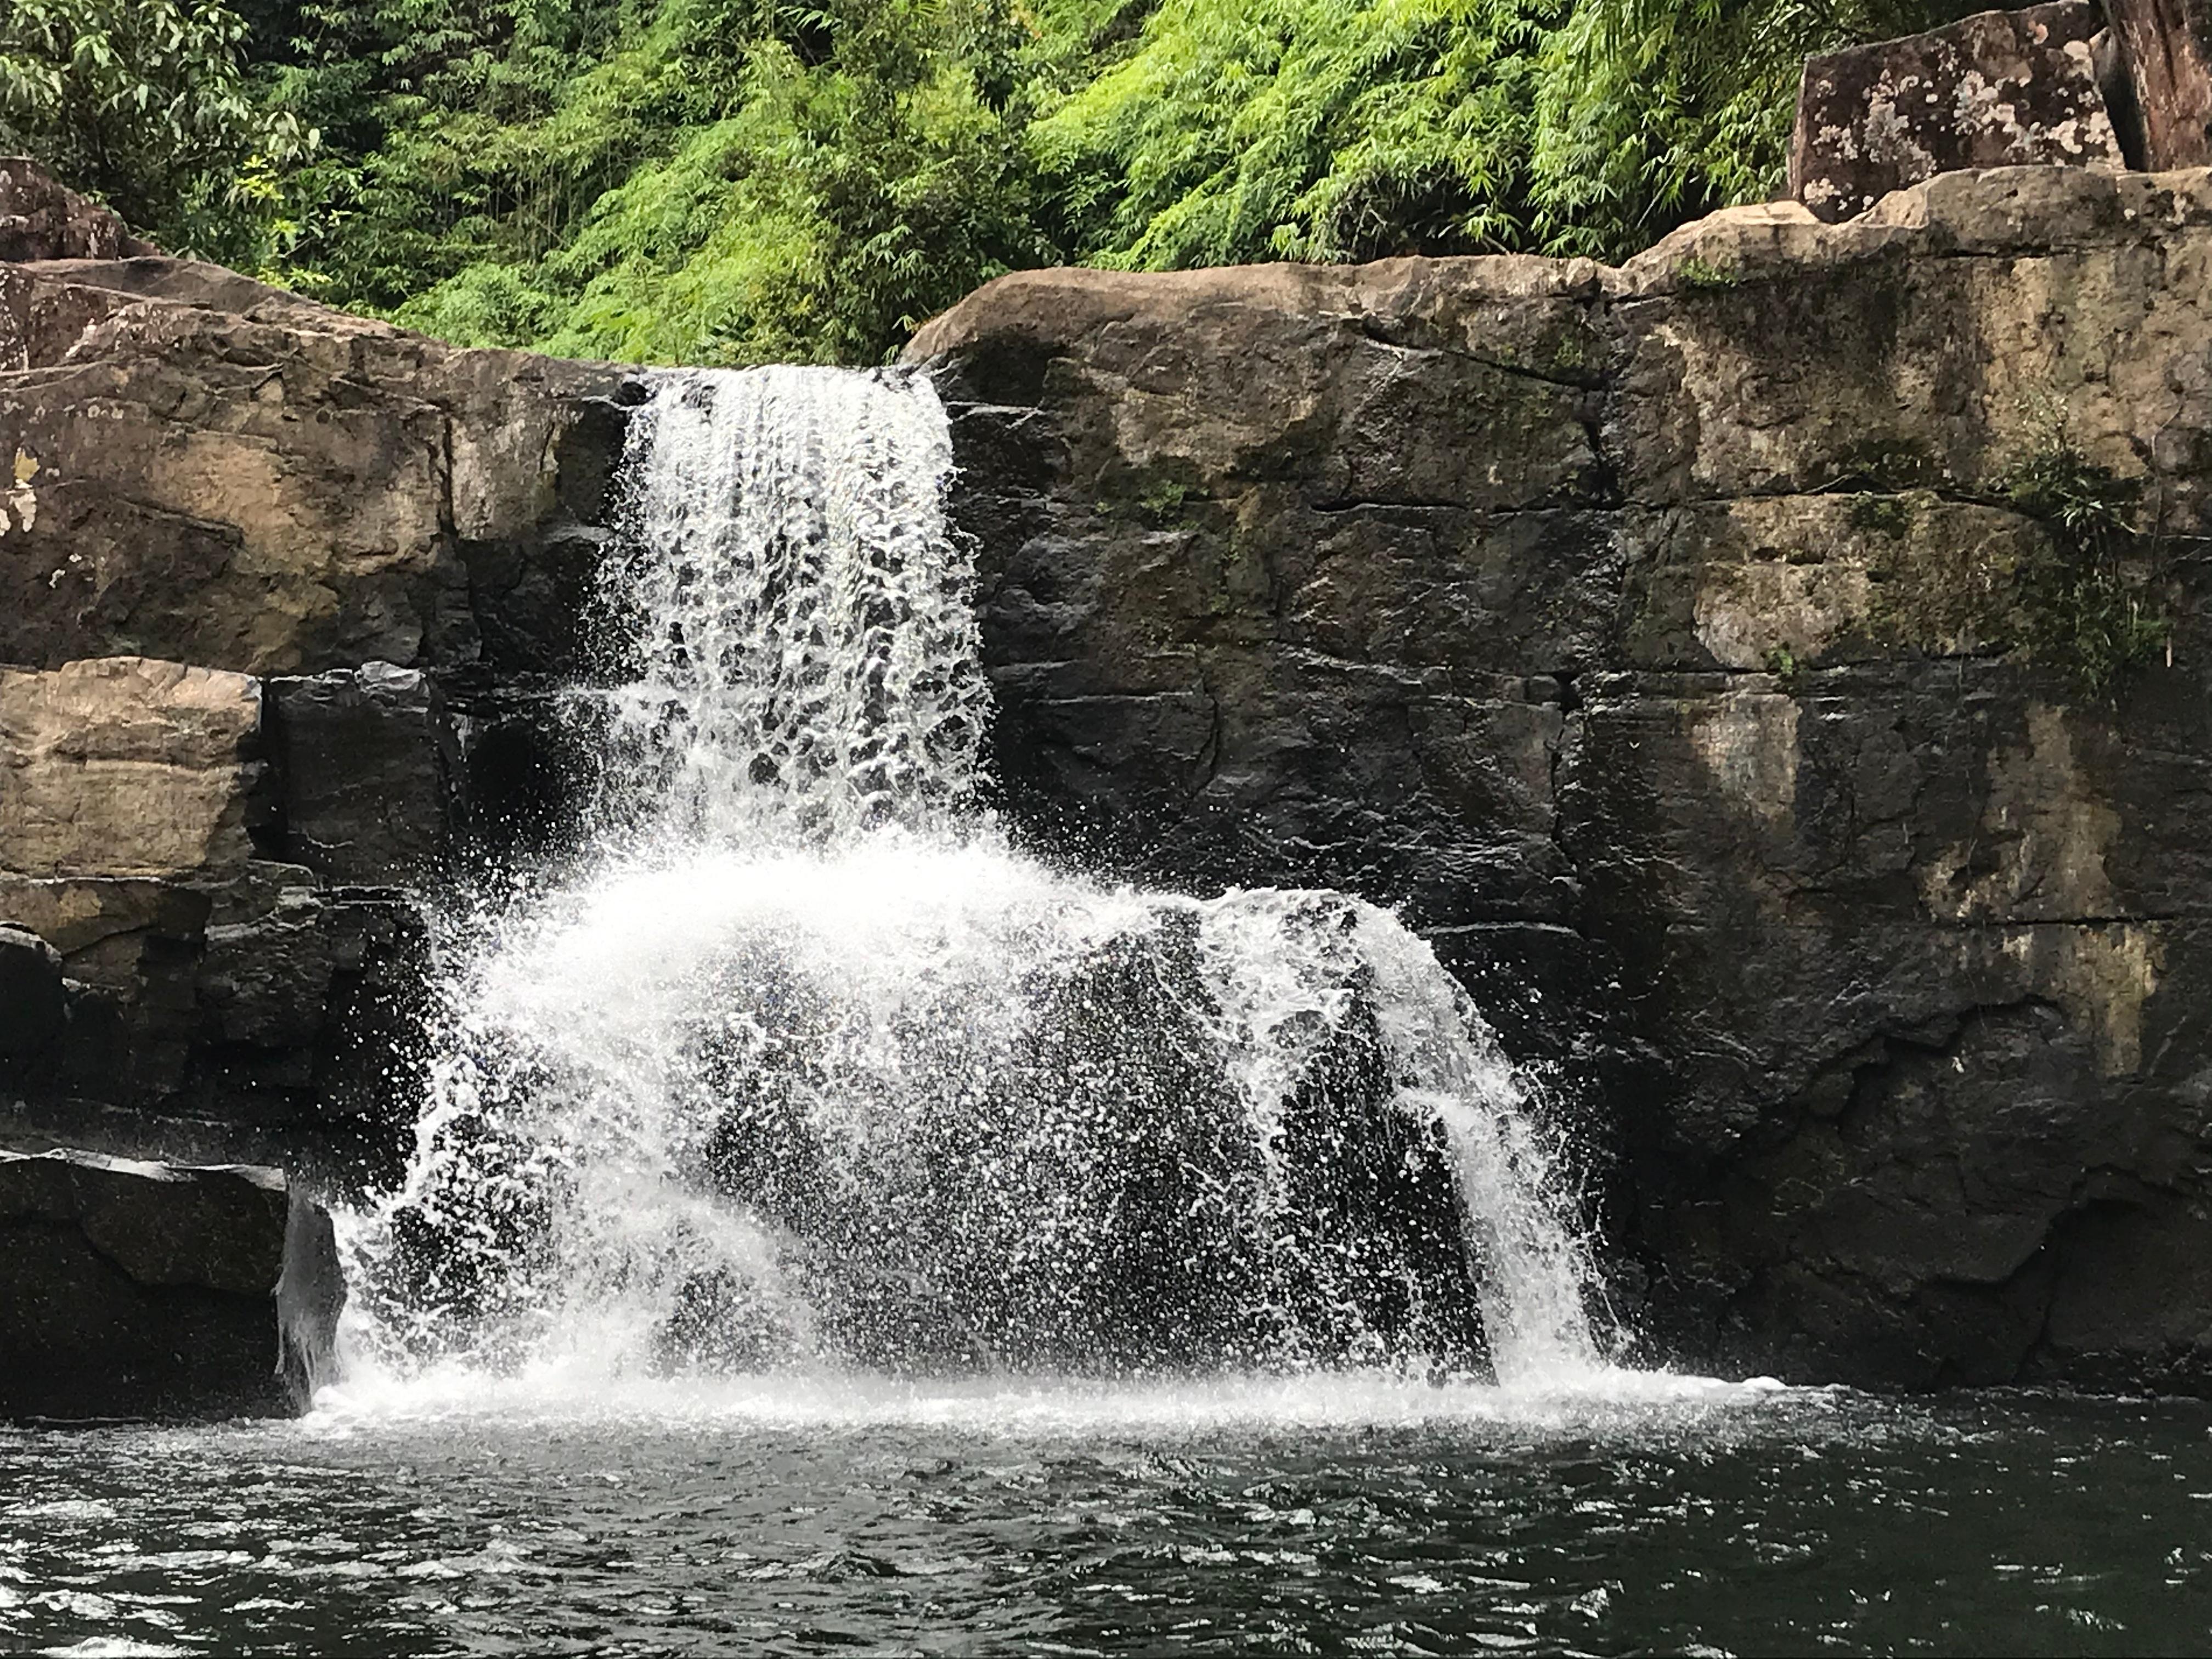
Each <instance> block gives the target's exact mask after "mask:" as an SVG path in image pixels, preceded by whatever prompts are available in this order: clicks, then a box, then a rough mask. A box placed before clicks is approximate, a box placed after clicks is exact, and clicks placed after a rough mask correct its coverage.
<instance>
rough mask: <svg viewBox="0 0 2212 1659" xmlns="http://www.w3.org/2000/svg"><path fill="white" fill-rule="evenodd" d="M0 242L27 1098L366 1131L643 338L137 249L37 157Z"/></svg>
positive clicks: (10, 913)
mask: <svg viewBox="0 0 2212 1659" xmlns="http://www.w3.org/2000/svg"><path fill="white" fill-rule="evenodd" d="M10 239H12V240H10ZM63 254H66V255H69V256H70V257H54V256H57V255H63ZM103 254H105V255H109V256H116V255H121V254H131V255H132V257H100V256H101V255H103ZM80 255H82V256H85V257H76V256H80ZM0 258H13V259H14V260H15V263H0V663H5V664H9V665H10V666H7V667H4V668H0V923H8V924H12V925H13V927H14V929H15V931H13V932H7V931H0V983H9V984H19V985H20V986H21V987H22V1000H21V1001H20V1003H19V1004H17V1006H16V1007H15V1008H11V1009H10V1010H9V1011H7V1012H0V1102H4V1103H9V1104H10V1105H12V1107H13V1108H14V1109H15V1121H16V1122H17V1127H18V1128H19V1129H20V1130H21V1131H22V1132H23V1133H33V1134H35V1133H44V1132H46V1131H47V1130H50V1129H52V1128H54V1127H57V1126H66V1127H69V1129H70V1132H71V1133H73V1134H74V1135H76V1137H77V1138H79V1139H91V1140H94V1141H97V1142H100V1143H102V1144H107V1145H114V1146H124V1147H126V1148H131V1149H143V1150H149V1151H156V1152H161V1153H162V1154H165V1155H178V1156H187V1157H191V1156H202V1157H204V1156H221V1157H234V1156H240V1155H248V1156H257V1157H270V1158H275V1157H277V1156H278V1155H280V1154H281V1155H283V1158H284V1159H285V1160H286V1161H289V1162H294V1163H296V1162H298V1161H299V1159H300V1158H301V1157H303V1156H307V1152H304V1151H303V1144H304V1143H315V1142H319V1141H320V1140H322V1139H330V1140H331V1141H332V1142H333V1143H334V1144H336V1145H340V1146H349V1147H350V1146H357V1145H358V1144H359V1143H360V1142H361V1141H362V1139H364V1137H367V1138H368V1139H374V1138H375V1135H376V1134H377V1133H381V1132H382V1130H383V1129H384V1128H388V1127H389V1125H390V1121H391V1120H392V1119H393V1118H394V1117H404V1115H406V1113H407V1112H408V1110H409V1109H410V1105H411V1103H410V1102H409V1101H408V1100H407V1099H406V1098H405V1090H404V1085H403V1081H402V1080H401V1079H402V1073H404V1066H400V1064H399V1062H400V1056H398V1054H395V1052H394V1043H395V1042H396V1040H397V1039H398V1036H399V1034H401V1033H402V1032H404V1029H405V1026H406V1023H407V1016H408V1004H409V1002H410V999H411V997H412V994H413V993H414V990H415V988H416V983H417V981H418V980H419V965H420V963H419V957H420V949H421V945H422V926H423V924H422V917H421V914H420V910H419V908H418V906H417V905H416V902H414V899H413V896H411V895H410V893H409V892H407V891H404V890H403V889H405V888H412V889H415V890H417V891H418V892H419V891H420V890H428V889H435V887H436V886H437V885H438V884H440V883H441V882H442V881H443V880H445V879H447V877H448V876H449V874H450V872H452V870H453V867H454V866H455V861H456V860H457V859H459V858H460V857H462V856H464V855H465V854H480V853H482V852H483V850H485V848H486V847H487V846H491V847H494V848H495V846H496V843H497V842H498V841H499V839H500V837H501V836H502V835H504V834H506V833H507V830H508V829H509V827H510V826H511V825H512V824H513V823H514V822H515V821H516V820H517V818H518V817H526V807H527V805H528V801H529V797H530V795H531V791H532V777H531V772H532V766H533V765H534V764H535V761H534V758H533V757H534V755H535V752H536V751H535V750H534V749H533V748H532V744H531V743H530V741H529V740H528V737H529V732H530V731H532V729H534V726H535V724H536V723H535V722H534V721H533V720H532V715H531V710H532V708H533V706H534V705H535V704H536V703H537V702H539V701H541V700H542V695H543V691H544V686H545V684H548V683H549V682H548V680H547V678H546V677H547V676H549V675H551V674H555V673H557V672H558V671H561V670H562V668H563V666H564V663H563V660H562V655H561V653H562V652H563V651H566V650H567V649H568V648H569V647H570V645H571V644H572V643H573V637H574V625H573V618H574V608H575V607H576V605H578V604H579V603H580V599H581V596H582V593H583V591H584V585H585V583H586V581H587V580H588V578H589V574H590V571H591V569H592V562H593V560H594V559H595V557H596V554H597V549H598V545H599V540H600V539H601V538H602V537H603V535H604V532H603V531H601V530H600V529H599V528H597V527H596V526H597V521H598V520H599V519H600V518H601V517H602V516H603V513H601V510H600V509H601V507H602V505H603V501H604V497H605V490H606V487H607V480H608V477H609V473H610V471H611V466H612V465H613V460H614V451H613V449H612V448H611V447H610V445H611V444H613V443H616V442H618V440H619V434H620V430H621V420H620V410H619V409H618V408H617V407H616V406H615V405H614V404H611V403H608V402H605V401H604V400H605V398H609V397H610V396H611V395H612V394H614V393H616V392H617V391H618V390H619V388H620V386H621V385H622V382H623V374H622V372H621V371H619V370H616V369H611V368H601V367H595V366H590V365H583V364H575V363H563V362H551V361H549V360H545V359H540V358H532V357H528V356H522V355H520V354H516V353H506V352H466V351H455V350H451V349H447V348H446V347H443V346H441V345H439V344H437V343H435V342H432V341H428V340H425V339H422V338H421V337H418V336H415V335H410V334H406V333H404V332H402V331H398V330H396V329H392V328H389V327H386V326H385V325H381V324H377V323H371V322H367V321H364V320H362V319H357V318H352V317H347V316H344V315H343V314H341V313H336V312H332V311H330V310H327V309H325V308H324V307H319V306H315V305H312V304H309V303H307V302H306V301H301V300H299V299H297V298H295V297H294V296H292V295H286V294H283V293H280V292H278V291H276V290H274V289H268V288H264V287H262V286H260V285H259V284H258V283H252V282H249V281H247V280H246V279H245V278H243V277H240V276H235V275H234V274H232V273H231V272H228V271H225V270H218V269H216V268H215V267H212V266H208V265H203V264H192V263H191V262H188V261H182V260H176V259H170V258H162V257H160V256H158V255H156V254H153V253H151V252H148V251H145V250H143V249H136V248H134V246H130V245H126V243H125V240H124V239H123V238H122V236H121V232H120V228H119V227H118V226H116V225H115V224H114V222H112V217H111V216H106V215H105V214H104V213H103V212H102V211H101V210H98V209H95V208H92V207H89V206H88V205H87V204H84V203H83V202H82V201H81V200H79V199H78V198H76V197H71V196H70V195H69V194H68V193H67V192H66V191H60V190H58V187H56V186H54V185H53V184H52V181H51V180H49V179H46V178H45V177H44V175H42V174H40V173H37V172H36V171H35V170H33V169H32V168H30V167H27V165H26V164H24V163H21V162H10V161H0ZM518 733H519V734H520V735H518ZM33 947H36V948H33ZM19 1010H20V1012H18V1011H19ZM57 1010H58V1011H59V1012H58V1014H57V1013H56V1012H55V1011H57ZM395 1066H398V1070H397V1071H395V1069H394V1068H395ZM380 1126H381V1127H380Z"/></svg>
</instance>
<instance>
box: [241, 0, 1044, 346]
mask: <svg viewBox="0 0 2212 1659" xmlns="http://www.w3.org/2000/svg"><path fill="white" fill-rule="evenodd" d="M502 3H503V5H504V9H500V8H496V7H495V8H493V9H477V8H473V7H472V8H468V9H459V8H453V9H447V8H446V6H445V0H345V3H344V4H343V8H342V5H341V3H340V0H328V3H325V4H322V5H320V6H319V7H318V8H317V9H316V11H317V15H319V16H320V17H322V18H324V19H325V21H329V22H331V23H333V24H339V23H342V24H343V28H342V29H341V30H340V31H339V34H340V38H342V39H343V41H344V43H345V46H344V50H343V51H342V52H339V53H337V55H336V56H334V57H330V58H325V60H323V61H322V62H320V63H319V64H315V65H313V66H310V67H308V68H307V69H295V70H290V71H289V72H288V73H287V74H286V75H285V76H283V77H281V79H280V82H279V91H278V95H279V96H281V97H283V98H287V99H289V100H294V101H295V103H297V104H298V105H300V106H301V108H302V111H303V112H306V111H307V110H310V109H312V110H313V112H314V114H315V115H316V116H317V117H318V118H319V119H321V120H323V121H325V122H327V123H329V124H331V125H332V126H333V127H334V128H335V127H336V126H337V125H338V124H339V123H340V122H341V121H343V120H344V119H346V116H345V114H344V109H345V108H346V107H350V108H351V109H352V110H353V111H354V112H355V113H354V115H353V117H352V118H353V120H354V121H355V122H356V125H361V126H362V127H363V128H364V129H365V130H366V131H368V132H370V133H371V134H372V135H373V138H374V142H373V143H372V145H371V146H370V148H369V149H368V154H367V155H365V156H364V157H363V158H362V162H361V164H360V165H359V166H358V167H357V168H351V169H349V168H347V167H343V165H340V164H337V163H336V162H333V163H332V164H331V166H330V167H328V168H327V169H326V171H325V176H324V177H323V178H322V179H319V180H318V181H317V182H316V185H315V187H314V191H313V194H314V196H315V197H316V200H317V203H318V211H316V212H315V213H314V214H313V215H311V216H312V217H313V218H314V219H315V220H316V221H317V222H318V223H319V227H320V228H319V231H318V232H317V233H316V234H314V235H313V236H312V237H309V238H303V239H302V240H301V243H300V245H299V246H298V248H297V250H296V252H295V257H296V258H297V259H298V261H299V263H300V264H301V266H302V267H303V268H304V269H306V270H311V271H312V272H313V273H314V274H315V275H317V276H321V277H323V278H325V279H326V280H327V281H328V282H329V283H331V288H332V290H333V292H334V294H335V296H336V297H338V298H341V299H343V300H345V301H349V302H351V303H355V304H357V305H362V306H366V307H371V308H375V309H380V310H384V311H386V312H388V313H392V314H393V315H395V316H397V317H398V319H400V320H402V321H404V322H406V323H409V324H411V325H416V326H418V327H422V328H425V329H428V330H429V331H432V332H435V333H440V334H443V335H446V336H447V337H451V338H453V339H457V340H460V341H463V342H465V343H487V344H488V343H501V344H532V345H538V346H542V347H544V348H546V349H551V350H555V351H559V352H565V353H569V354H573V355H578V356H606V357H613V358H619V359H623V360H629V361H645V362H673V361H684V362H707V363H743V362H762V361H767V360H772V359H785V360H797V361H823V362H873V361H878V360H880V359H881V358H883V357H884V356H886V355H887V354H889V353H890V352H893V351H895V350H896V349H897V347H898V345H899V344H900V343H902V341H903V340H904V338H905V337H906V336H907V334H908V333H909V332H910V331H912V329H913V328H914V327H915V325H917V324H918V323H920V322H921V320H923V319H926V318H927V317H928V316H929V315H931V314H932V313H934V312H936V311H938V310H941V309H942V308H944V307H945V306H948V305H950V304H951V303H952V301H955V300H957V298H958V297H959V296H960V295H963V294H964V293H966V292H967V291H968V290H969V289H971V288H973V287H975V285H976V284H978V283H981V282H984V281H987V280H988V279H989V278H990V277H992V276H996V275H998V274H1000V272H1002V271H1004V270H1009V269H1012V268H1013V267H1014V266H1015V265H1017V264H1037V263H1041V262H1046V261H1048V260H1049V259H1050V258H1053V257H1054V254H1055V253H1056V252H1057V250H1056V248H1055V246H1054V245H1053V244H1052V243H1051V242H1050V241H1049V240H1048V239H1046V238H1045V237H1044V236H1043V235H1042V234H1040V232H1039V231H1038V230H1037V229H1036V226H1035V219H1034V214H1033V211H1032V206H1033V204H1032V187H1031V171H1030V168H1029V167H1028V165H1027V163H1026V161H1025V158H1024V151H1023V149H1022V146H1021V143H1020V141H1019V133H1018V124H1019V120H1020V118H1021V116H1020V112H1019V111H1018V110H1014V109H1013V108H1012V101H1011V100H1013V99H1014V95H1015V93H1016V91H1017V89H1018V88H1017V83H1018V81H1019V80H1020V76H1018V75H1017V74H1016V73H1015V72H1014V70H1012V67H1011V66H1012V62H1013V57H1012V46H1011V44H1010V39H1009V35H1008V28H1009V26H1010V24H1009V14H1008V13H1007V12H1006V9H1005V8H1004V7H1003V6H1002V5H1000V4H996V3H994V0H967V3H957V0H880V3H879V0H824V3H823V4H820V5H816V6H798V5H790V4H780V3H775V0H658V3H651V0H632V3H627V4H622V5H613V4H610V5H604V6H601V7H600V8H599V13H600V15H599V16H598V18H597V27H594V28H592V29H590V30H583V31H579V30H578V29H577V28H576V27H575V24H576V21H577V17H578V14H579V10H580V9H579V8H578V7H577V6H574V5H573V4H571V5H560V4H555V3H551V0H544V3H538V4H532V3H531V0H502ZM341 9H343V12H344V15H343V17H342V18H341V17H340V15H339V14H340V12H341ZM432 12H435V13H436V15H435V16H427V15H426V16H421V17H418V16H416V15H415V14H416V13H425V14H428V13H432ZM426 35H427V36H428V38H430V39H432V40H436V41H438V42H440V43H441V44H439V45H438V46H437V47H436V49H435V52H432V53H429V54H428V55H427V56H426V54H425V52H424V48H423V47H422V40H423V39H424V38H425V37H426ZM364 43H366V44H367V45H368V46H371V47H373V48H374V51H372V52H371V53H370V61H372V62H373V64H374V74H373V75H370V76H367V77H366V78H364V77H363V76H362V74H361V72H360V70H359V68H358V65H359V64H360V63H361V62H362V58H360V57H359V56H358V55H357V54H359V53H360V52H362V50H363V46H364ZM595 53H596V54H597V55H596V56H595V55H594V54H595ZM362 110H366V111H367V112H368V113H367V114H366V115H362V114H361V113H360V112H361V111H362Z"/></svg>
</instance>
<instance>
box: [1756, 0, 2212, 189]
mask: <svg viewBox="0 0 2212 1659" xmlns="http://www.w3.org/2000/svg"><path fill="white" fill-rule="evenodd" d="M2100 27H2101V23H2100V19H2099V17H2098V15H2097V12H2096V9H2095V8H2093V7H2092V6H2090V5H2089V4H2087V0H2056V3H2053V4H2050V5H2041V6H2030V7H2027V9H2024V10H2021V11H1985V12H1978V13H1977V14H1975V15H1973V16H1972V17H1967V18H1963V19H1961V20H1960V21H1958V22H1956V23H1953V24H1950V25H1948V27H1943V28H1940V29H1935V30H1931V31H1930V32H1929V33H1926V34H1914V35H1908V36H1906V37H1905V38H1904V39H1902V40H1877V41H1875V42H1873V43H1872V44H1870V45H1867V46H1845V47H1844V48H1843V49H1842V50H1841V51H1838V52H1829V53H1826V55H1825V56H1822V57H1819V58H1809V59H1808V60H1807V62H1806V64H1805V78H1804V83H1803V85H1802V88H1801V89H1800V91H1799V93H1798V98H1797V125H1796V131H1795V133H1794V134H1793V135H1792V137H1791V139H1790V194H1791V195H1793V196H1795V197H1796V198H1797V199H1798V200H1799V201H1801V202H1802V203H1804V204H1806V205H1807V206H1808V207H1809V208H1810V209H1812V210H1813V212H1814V214H1815V215H1816V216H1819V217H1820V218H1822V219H1825V220H1828V221H1831V222H1833V221H1836V220H1839V219H1848V218H1850V216H1852V215H1854V214H1857V213H1863V212H1864V211H1865V210H1867V209H1868V208H1870V207H1872V206H1873V205H1874V204H1875V203H1876V202H1878V201H1880V200H1881V198H1882V197H1884V196H1887V194H1889V192H1890V191H1893V190H1902V189H1904V188H1905V186H1906V185H1917V184H1918V183H1920V182H1921V180H1923V179H1931V178H1933V177H1935V176H1936V174H1937V173H1953V172H1957V171H1959V170H1960V169H1962V168H1972V167H2017V166H2025V165H2031V164H2033V163H2037V162H2051V163H2057V164H2060V165H2101V166H2106V167H2121V166H2124V165H2125V163H2124V158H2123V156H2122V154H2121V149H2120V142H2119V138H2118V135H2117V134H2116V133H2115V132H2114V131H2113V129H2112V118H2111V117H2110V115H2109V114H2108V113H2107V112H2106V106H2105V98H2104V94H2103V92H2102V91H2101V90H2100V87H2099V84H2098V79H2097V67H2096V62H2095V53H2094V46H2093V39H2094V37H2095V35H2096V34H2097V32H2098V30H2099V28H2100ZM2194 159H2195V160H2197V161H2201V160H2203V158H2202V157H2199V158H2194Z"/></svg>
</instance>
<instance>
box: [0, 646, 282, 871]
mask: <svg viewBox="0 0 2212 1659" xmlns="http://www.w3.org/2000/svg"><path fill="white" fill-rule="evenodd" d="M260 725H261V695H260V688H259V687H258V685H256V684H254V682H253V681H252V680H250V679H248V678H246V676H245V675H243V674H230V673H223V672H220V671H214V670H210V669H205V668H192V667H188V666H186V665H184V664H182V663H168V662H150V661H148V660H146V659H143V658H138V657H113V658H108V659H104V660H100V661H94V662H76V663H69V664H66V665H64V666H62V667H61V668H59V669H57V670H55V671H52V672H51V673H39V672H35V671H30V670H26V669H9V668H0V870H5V871H8V872H13V873H15V874H19V875H29V876H62V875H68V876H102V877H131V876H139V877H143V876H173V875H177V874H179V873H190V874H194V875H201V876H206V877H210V878H216V877H221V876H222V875H225V874H228V873H229V872H233V871H234V870H236V869H237V868H238V867H239V866H240V865H242V864H244V863H245V862H246V860H247V859H248V858H249V857H250V856H252V850H253V848H252V840H251V838H250V837H249V836H248V835H247V832H246V811H247V802H248V798H249V795H250V793H251V792H252V787H253V784H254V781H255V780H256V777H257V775H258V767H257V766H256V764H255V763H254V762H253V761H252V758H251V746H252V743H253V741H254V739H255V738H256V737H257V735H258V732H259V729H260Z"/></svg>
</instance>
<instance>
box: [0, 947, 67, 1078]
mask: <svg viewBox="0 0 2212 1659" xmlns="http://www.w3.org/2000/svg"><path fill="white" fill-rule="evenodd" d="M67 1018H68V1001H67V998H66V995H65V994H64V991H63V988H62V957H61V952H60V951H57V950H55V949H54V947H53V946H52V945H49V944H47V943H46V940H44V939H40V937H39V936H38V935H37V934H36V933H33V932H31V931H30V930H29V929H28V928H26V927H14V926H11V925H9V924H8V923H5V922H0V1079H6V1078H8V1077H9V1076H10V1075H11V1074H13V1075H15V1076H16V1077H20V1076H21V1074H22V1073H23V1072H24V1071H26V1070H27V1069H28V1068H29V1067H31V1066H34V1065H36V1064H38V1063H39V1062H40V1060H44V1059H46V1057H47V1056H48V1055H50V1054H52V1053H53V1051H54V1049H55V1048H57V1047H58V1046H59V1044H60V1042H61V1035H62V1027H63V1024H64V1022H65V1021H66V1020H67Z"/></svg>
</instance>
